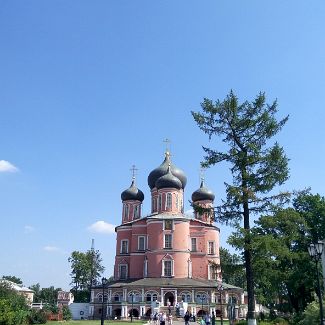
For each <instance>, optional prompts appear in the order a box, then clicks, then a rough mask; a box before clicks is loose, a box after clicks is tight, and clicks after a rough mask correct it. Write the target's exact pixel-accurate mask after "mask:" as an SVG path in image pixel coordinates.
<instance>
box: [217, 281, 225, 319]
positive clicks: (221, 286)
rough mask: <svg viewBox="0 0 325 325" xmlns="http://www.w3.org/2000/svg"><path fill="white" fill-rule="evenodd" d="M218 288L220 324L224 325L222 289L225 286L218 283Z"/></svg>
mask: <svg viewBox="0 0 325 325" xmlns="http://www.w3.org/2000/svg"><path fill="white" fill-rule="evenodd" d="M217 290H218V291H219V299H220V324H221V325H223V315H222V295H221V293H222V291H223V290H224V287H223V285H222V284H221V283H219V284H218V287H217Z"/></svg>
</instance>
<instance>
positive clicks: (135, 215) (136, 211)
mask: <svg viewBox="0 0 325 325" xmlns="http://www.w3.org/2000/svg"><path fill="white" fill-rule="evenodd" d="M139 215H140V205H134V206H133V219H137V218H139Z"/></svg>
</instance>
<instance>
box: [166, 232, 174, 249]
mask: <svg viewBox="0 0 325 325" xmlns="http://www.w3.org/2000/svg"><path fill="white" fill-rule="evenodd" d="M172 239H173V238H172V235H171V234H165V245H164V248H172Z"/></svg>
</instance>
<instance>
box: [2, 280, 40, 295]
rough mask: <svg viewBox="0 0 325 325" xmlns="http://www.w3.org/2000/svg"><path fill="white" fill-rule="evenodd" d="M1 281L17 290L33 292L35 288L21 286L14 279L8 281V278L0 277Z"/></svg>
mask: <svg viewBox="0 0 325 325" xmlns="http://www.w3.org/2000/svg"><path fill="white" fill-rule="evenodd" d="M0 282H3V283H7V284H8V285H9V286H10V287H11V288H12V289H13V290H16V291H20V292H31V293H32V292H34V291H33V290H31V289H29V288H27V287H23V286H20V285H18V284H17V283H15V282H12V281H8V280H6V279H0Z"/></svg>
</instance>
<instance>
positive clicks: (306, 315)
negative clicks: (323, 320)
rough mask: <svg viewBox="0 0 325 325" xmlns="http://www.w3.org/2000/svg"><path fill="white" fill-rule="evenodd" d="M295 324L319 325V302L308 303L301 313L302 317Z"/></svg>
mask: <svg viewBox="0 0 325 325" xmlns="http://www.w3.org/2000/svg"><path fill="white" fill-rule="evenodd" d="M323 305H325V300H324V302H323ZM296 324H298V325H319V324H320V313H319V302H318V301H313V302H311V303H310V304H308V306H307V308H306V309H305V311H304V312H303V314H302V319H301V320H300V321H299V322H298V323H296Z"/></svg>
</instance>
